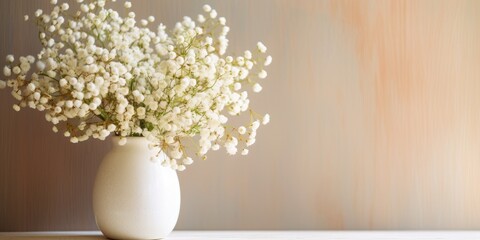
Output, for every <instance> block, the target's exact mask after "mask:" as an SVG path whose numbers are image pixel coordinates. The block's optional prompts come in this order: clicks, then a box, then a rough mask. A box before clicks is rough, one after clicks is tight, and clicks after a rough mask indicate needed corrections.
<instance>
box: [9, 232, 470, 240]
mask: <svg viewBox="0 0 480 240" xmlns="http://www.w3.org/2000/svg"><path fill="white" fill-rule="evenodd" d="M0 239H1V240H4V239H5V240H7V239H12V240H15V239H22V240H28V239H32V240H33V239H34V240H44V239H45V240H46V239H53V240H64V239H65V240H66V239H72V240H78V239H81V240H89V239H105V238H104V237H103V236H102V235H101V233H100V232H97V231H92V232H16V233H6V232H3V233H2V232H0ZM167 239H172V240H204V239H205V240H207V239H208V240H220V239H227V240H240V239H255V240H260V239H262V240H268V239H309V240H310V239H315V240H323V239H351V240H357V239H361V240H367V239H462V240H464V239H480V231H174V232H173V233H172V234H171V235H170V236H169V237H168V238H167Z"/></svg>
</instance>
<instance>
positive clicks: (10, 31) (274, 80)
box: [0, 0, 480, 231]
mask: <svg viewBox="0 0 480 240" xmlns="http://www.w3.org/2000/svg"><path fill="white" fill-rule="evenodd" d="M134 3H135V4H134V7H133V10H134V11H136V12H137V15H138V16H140V17H146V16H148V15H155V16H156V18H157V21H161V22H164V23H166V24H167V26H170V27H171V26H173V24H174V23H175V22H176V21H177V20H180V19H181V17H182V16H184V15H187V16H196V14H198V13H199V12H200V10H201V6H202V5H203V4H204V3H206V1H187V0H181V1H174V0H162V1H153V0H150V1H146V0H142V1H135V2H134ZM208 3H210V4H211V5H212V6H214V7H215V8H216V9H217V10H218V12H219V14H220V15H222V16H225V17H226V18H227V22H228V24H229V25H230V26H231V32H230V34H229V38H230V49H229V52H230V53H240V52H242V50H244V49H252V48H254V47H255V44H256V42H257V41H258V40H262V41H263V42H264V43H265V44H266V45H267V46H268V49H269V52H270V53H271V54H272V55H273V59H274V61H273V64H272V66H271V67H270V69H269V77H268V78H267V80H266V81H265V83H264V84H263V86H264V91H263V92H262V94H260V95H255V96H253V101H252V102H253V106H254V107H255V108H256V109H258V110H259V112H269V113H270V114H271V116H272V122H271V124H270V125H268V126H267V127H265V128H261V129H260V132H259V135H258V139H257V143H256V145H255V146H254V147H253V148H252V149H251V151H250V153H251V154H250V155H248V157H228V156H227V155H226V154H224V153H215V154H212V155H211V156H210V157H209V159H208V160H207V161H198V162H196V163H195V164H194V165H193V166H192V167H191V168H189V169H188V171H186V172H183V173H180V174H179V175H180V180H181V185H182V210H181V214H180V219H179V222H178V225H177V229H199V230H206V229H475V228H479V227H480V188H479V187H477V186H478V183H479V182H480V148H479V146H480V109H479V108H480V94H478V93H479V92H480V67H479V66H480V44H479V43H480V14H478V13H479V12H480V2H479V1H475V0H458V1H457V0H420V1H417V0H395V1H393V0H392V1H387V0H385V1H368V0H359V1H351V0H337V1H313V0H312V1H308V0H303V1H289V0H263V1H255V0H232V1H221V0H212V1H208ZM46 6H48V1H47V0H42V1H40V0H39V1H29V0H15V1H13V0H10V1H0V13H1V14H0V46H1V47H0V56H5V55H6V54H8V53H15V54H17V55H18V54H31V53H35V52H36V51H38V49H39V44H37V43H36V40H35V38H36V32H35V28H34V27H33V26H31V25H29V24H26V23H24V22H23V20H22V16H23V14H24V13H27V12H28V13H33V12H34V11H35V9H36V8H39V7H43V8H44V7H46ZM2 58H3V57H2ZM0 63H1V64H3V63H4V59H0ZM12 104H13V100H12V97H11V96H10V95H9V94H8V93H7V92H6V91H2V92H0V116H1V117H0V231H26V230H43V231H46V230H90V229H95V222H94V217H93V213H92V206H91V188H92V185H93V180H94V176H95V172H96V168H97V167H98V164H99V162H100V160H101V158H102V157H103V155H104V154H105V153H106V152H107V151H108V150H109V148H110V144H109V143H108V142H100V141H92V142H87V143H81V144H75V145H73V144H70V143H68V141H66V139H64V138H63V137H61V136H59V135H55V134H54V133H52V132H51V130H50V126H49V125H48V124H47V123H46V122H45V121H44V120H43V116H42V115H41V114H40V113H37V112H32V111H22V112H20V113H15V114H14V112H13V110H11V105H12Z"/></svg>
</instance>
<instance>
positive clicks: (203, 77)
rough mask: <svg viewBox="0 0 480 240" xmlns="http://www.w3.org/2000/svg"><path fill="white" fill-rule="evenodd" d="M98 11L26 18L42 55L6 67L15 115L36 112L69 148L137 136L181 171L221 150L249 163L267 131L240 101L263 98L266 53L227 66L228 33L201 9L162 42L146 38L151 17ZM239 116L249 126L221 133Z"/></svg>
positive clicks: (161, 33)
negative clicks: (250, 151) (260, 95)
mask: <svg viewBox="0 0 480 240" xmlns="http://www.w3.org/2000/svg"><path fill="white" fill-rule="evenodd" d="M110 1H114V0H110ZM106 3H107V1H106V0H96V1H88V2H84V1H83V0H77V4H79V7H78V8H77V9H79V10H78V11H74V10H71V9H70V6H69V4H68V3H61V4H59V3H58V2H57V0H51V4H52V6H53V7H52V9H51V11H50V12H49V13H48V12H46V11H43V10H41V9H39V10H37V11H36V12H35V14H34V17H32V18H30V17H29V16H28V15H25V16H24V20H25V21H30V20H33V22H35V24H36V25H37V26H38V30H39V34H38V36H39V40H40V43H41V44H42V46H43V49H42V50H41V51H40V52H39V53H38V54H37V58H35V57H34V56H30V55H29V56H22V57H19V58H18V62H15V57H14V56H13V55H8V56H7V57H6V61H7V64H6V66H5V67H4V68H3V74H4V75H5V77H6V78H7V80H6V81H3V80H0V89H3V88H5V87H7V86H8V87H10V88H11V89H12V91H11V93H12V95H13V97H14V98H15V99H16V100H18V103H16V104H14V105H13V109H14V110H15V111H20V109H21V108H24V107H27V106H28V107H30V108H33V109H37V110H39V111H44V112H45V119H46V120H47V121H48V122H51V123H52V124H53V127H52V130H53V131H54V132H61V133H62V134H63V135H64V136H65V137H68V138H69V139H70V141H71V142H73V143H77V142H82V141H85V140H88V139H90V138H95V139H100V140H105V139H106V138H107V137H108V136H110V135H112V134H114V135H117V136H119V137H120V138H121V139H120V141H119V143H120V144H125V143H126V142H127V137H130V136H144V137H146V138H147V139H148V140H149V141H150V144H149V147H151V148H155V149H157V150H158V156H160V155H162V158H158V157H155V156H152V157H153V159H163V162H162V164H163V165H164V166H169V167H171V168H173V169H176V170H180V171H181V170H184V169H185V167H186V166H187V165H190V164H192V163H193V159H192V157H191V156H194V155H196V156H197V157H198V158H200V159H206V154H207V153H208V152H209V151H210V150H214V151H215V150H218V149H220V147H222V146H223V147H224V148H225V149H226V151H227V152H228V153H229V154H232V155H233V154H236V153H237V152H238V148H239V147H240V148H241V154H243V155H246V154H248V147H249V146H251V145H252V144H253V143H255V138H256V134H257V129H258V128H259V126H260V125H261V123H263V124H267V123H268V122H269V121H270V116H269V115H268V114H266V115H263V116H262V115H260V114H257V113H255V112H254V111H253V110H252V109H251V108H250V100H249V98H248V91H247V89H249V88H250V89H251V90H252V91H253V92H260V91H261V90H262V86H261V85H260V83H259V81H260V80H261V79H264V78H266V77H267V72H266V71H265V70H264V67H265V66H268V65H270V63H271V62H272V57H271V56H269V55H267V54H266V51H267V47H266V46H265V45H264V44H263V43H261V42H259V43H258V44H257V46H256V50H255V51H248V50H247V51H245V52H244V54H243V55H242V56H225V53H226V50H227V46H228V39H227V37H226V36H227V34H228V32H229V31H230V28H229V27H228V26H226V19H225V18H223V17H218V13H217V11H216V10H215V9H212V8H211V7H210V6H209V5H205V6H204V7H203V11H204V13H203V14H201V15H199V16H198V18H197V21H194V20H192V19H191V18H190V17H184V18H183V20H182V21H181V22H178V23H177V24H176V25H175V27H174V28H173V29H172V31H171V32H170V33H167V30H166V27H165V26H164V25H163V24H160V25H159V26H158V28H157V32H153V31H152V30H150V25H151V24H152V23H153V22H154V21H155V18H154V17H153V16H149V17H148V18H146V19H141V20H140V21H139V23H140V24H138V25H137V20H136V14H135V13H134V12H129V13H128V14H127V16H124V17H123V16H120V14H119V13H118V12H117V11H115V10H113V9H110V8H107V6H106V5H107V4H106ZM123 6H124V7H125V8H127V9H129V8H131V7H132V3H131V2H128V1H127V2H125V3H124V5H123ZM32 65H33V66H34V67H35V68H36V70H35V71H34V70H33V69H32ZM247 87H248V88H247ZM246 111H248V112H249V113H250V117H251V120H250V123H249V124H248V125H245V126H231V125H229V124H227V122H228V121H229V117H227V116H228V115H230V116H238V115H240V114H242V113H244V112H246ZM189 141H193V142H195V144H193V145H195V147H194V148H193V149H192V148H189V147H188V146H187V145H185V142H189ZM190 155H191V156H190Z"/></svg>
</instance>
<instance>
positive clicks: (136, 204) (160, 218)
mask: <svg viewBox="0 0 480 240" xmlns="http://www.w3.org/2000/svg"><path fill="white" fill-rule="evenodd" d="M119 140H120V139H119V138H118V137H114V139H113V149H112V151H110V152H109V153H108V154H107V155H106V156H105V158H104V159H103V161H102V163H101V164H100V167H99V169H98V172H97V177H96V179H95V185H94V189H93V210H94V213H95V221H96V223H97V226H98V228H99V229H100V231H102V233H103V234H104V235H105V236H106V237H108V238H112V239H158V238H164V237H166V236H167V235H168V234H169V233H170V232H172V230H173V228H174V227H175V224H176V223H177V219H178V214H179V212H180V186H179V182H178V177H177V173H176V171H174V170H172V169H171V168H169V167H163V166H162V165H161V159H157V161H152V160H151V156H154V155H155V153H156V152H155V151H154V150H150V149H149V148H148V140H147V139H145V138H143V137H130V138H128V141H127V143H126V144H125V145H123V146H121V145H119Z"/></svg>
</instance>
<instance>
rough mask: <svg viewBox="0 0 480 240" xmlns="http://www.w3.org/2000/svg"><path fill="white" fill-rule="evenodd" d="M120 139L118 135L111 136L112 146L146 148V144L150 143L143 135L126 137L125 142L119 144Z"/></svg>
mask: <svg viewBox="0 0 480 240" xmlns="http://www.w3.org/2000/svg"><path fill="white" fill-rule="evenodd" d="M120 139H121V138H120V137H116V136H115V137H112V142H113V146H114V147H119V148H141V149H148V144H149V143H150V142H149V141H148V140H147V138H145V137H127V143H126V144H124V145H120Z"/></svg>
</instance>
